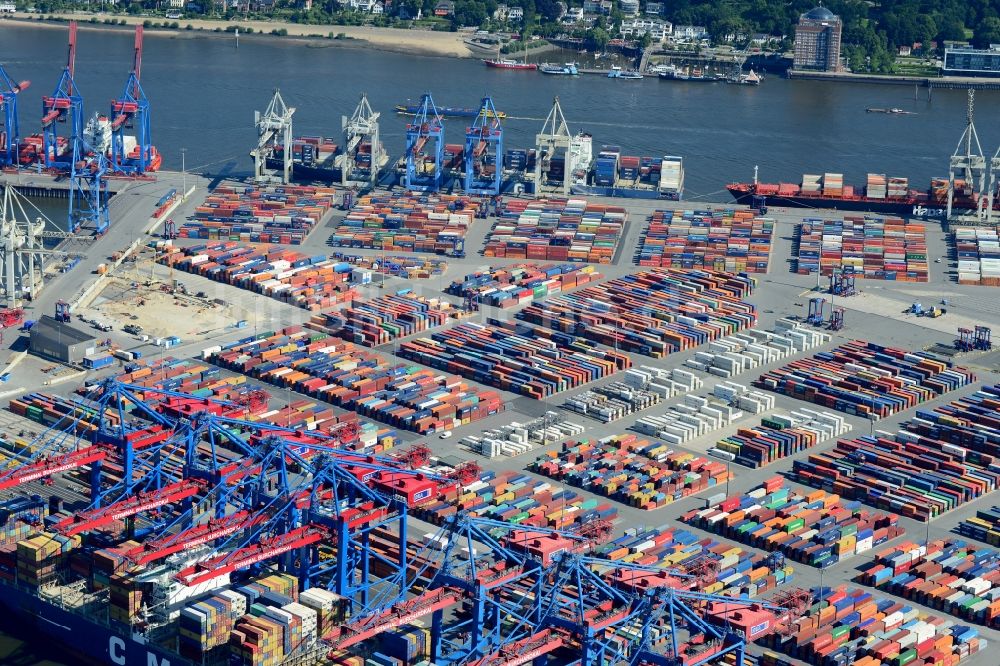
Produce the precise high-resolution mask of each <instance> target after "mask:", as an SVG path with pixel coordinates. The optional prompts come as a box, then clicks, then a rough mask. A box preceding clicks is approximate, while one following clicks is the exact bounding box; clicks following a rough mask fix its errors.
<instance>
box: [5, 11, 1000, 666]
mask: <svg viewBox="0 0 1000 666" xmlns="http://www.w3.org/2000/svg"><path fill="white" fill-rule="evenodd" d="M131 51H132V36H131V34H130V33H129V32H128V31H110V32H108V31H92V30H86V29H84V30H81V32H80V36H79V47H78V54H77V59H76V77H75V78H76V82H77V85H78V87H79V90H80V91H81V93H82V95H83V96H84V101H85V107H86V109H87V113H88V115H89V114H92V113H94V112H95V111H100V112H102V113H107V112H108V103H109V100H111V99H112V98H113V97H115V96H117V95H118V94H119V93H120V91H121V88H122V86H124V84H125V80H126V77H127V75H128V70H129V68H130V64H131ZM65 54H66V31H65V30H64V29H53V28H42V27H32V26H23V25H20V24H13V25H12V24H9V23H0V64H3V65H4V66H5V67H6V68H7V71H8V73H9V74H10V75H11V77H12V78H14V79H15V80H17V81H20V80H23V79H29V80H31V81H32V87H31V89H30V90H28V91H27V92H25V93H23V94H22V95H21V97H22V99H21V114H20V116H21V127H22V130H21V132H22V134H24V135H26V134H30V133H32V132H35V131H37V130H38V127H39V124H38V117H39V116H40V113H39V109H40V101H39V97H40V95H42V94H49V93H50V92H51V90H52V89H53V88H54V87H55V84H56V81H57V80H58V77H59V74H60V71H61V68H62V66H63V65H64V64H65ZM142 82H143V87H144V88H145V91H146V94H147V95H148V96H149V98H150V100H151V104H152V108H153V112H152V125H153V140H154V143H156V145H157V146H158V147H159V150H160V152H161V153H162V154H163V156H164V168H167V169H177V170H179V169H180V168H181V165H182V164H181V163H182V156H181V155H182V151H181V149H182V148H186V159H185V166H186V167H187V168H188V169H189V170H192V171H209V172H211V173H220V172H227V173H232V174H234V175H235V174H239V173H246V172H247V171H248V170H249V168H250V162H249V158H248V156H247V155H248V150H249V148H250V147H251V145H252V144H253V143H254V142H255V139H256V137H255V134H254V129H253V112H254V110H255V109H263V108H264V107H265V105H266V104H267V102H268V100H269V98H270V95H271V92H272V91H273V89H274V88H280V89H281V91H282V94H283V96H284V98H285V100H286V102H287V103H288V104H290V105H292V106H295V107H296V109H297V111H296V114H295V132H296V134H324V135H327V136H339V132H340V122H341V115H343V114H347V115H349V114H350V113H351V111H352V110H353V109H354V106H355V104H356V103H357V100H358V96H359V94H360V93H361V92H362V91H364V92H367V93H368V95H369V98H370V100H371V103H372V105H373V106H374V107H375V109H376V110H381V111H382V112H383V119H384V122H383V124H382V136H383V141H384V142H385V143H386V145H387V147H388V148H389V150H390V152H391V153H392V154H394V155H398V154H399V153H400V152H401V151H402V148H403V140H404V122H403V120H402V119H400V118H398V117H396V116H394V114H393V113H392V111H391V110H392V107H393V106H394V105H395V104H398V103H401V102H404V101H405V100H407V99H408V98H409V99H414V100H416V99H418V98H419V97H420V95H421V94H422V93H423V92H425V91H427V90H430V91H431V92H432V93H433V95H434V99H435V101H436V102H437V103H438V104H439V105H448V106H475V105H477V104H478V102H479V99H480V98H481V97H482V96H483V95H486V94H489V95H492V96H493V98H494V101H495V104H496V106H497V108H498V109H500V110H502V111H505V112H506V113H507V114H508V115H509V119H508V120H507V121H506V123H505V130H506V136H505V142H506V146H507V147H527V146H528V145H529V144H531V143H532V142H533V141H534V134H535V133H536V132H538V131H539V130H540V129H541V125H542V121H543V120H544V118H545V116H546V114H547V113H548V111H549V109H550V108H551V104H552V98H553V97H554V96H558V97H559V98H560V101H561V104H562V108H563V110H564V112H565V116H566V120H567V122H568V126H569V128H570V130H571V131H573V132H576V131H580V130H583V131H587V132H590V133H591V134H592V135H593V136H594V144H595V148H596V147H598V146H600V145H601V144H613V145H619V146H621V147H622V148H623V152H624V153H625V154H630V155H663V154H672V155H682V156H683V157H684V159H685V165H686V172H687V175H686V182H687V190H686V193H685V198H687V199H692V200H695V199H702V200H713V201H729V200H730V198H729V196H728V194H727V193H726V192H725V190H724V185H725V184H726V183H727V182H730V181H732V180H747V179H750V178H751V177H752V176H753V168H754V165H758V166H759V168H760V177H761V179H762V180H765V181H769V182H777V181H779V180H781V181H788V182H798V181H799V178H800V176H801V174H802V173H823V172H829V171H833V172H842V173H843V174H844V175H845V181H846V182H847V183H859V184H861V183H863V182H864V179H865V174H866V173H867V172H879V173H886V174H888V175H890V176H905V177H909V178H910V179H911V184H912V185H913V186H914V187H918V186H920V187H922V186H924V184H925V183H927V182H928V180H929V179H930V178H931V177H934V176H945V175H947V166H948V156H949V155H950V154H951V153H952V152H953V151H954V150H955V147H956V144H957V143H958V141H959V137H960V135H961V133H962V130H963V128H964V124H965V113H966V96H965V92H964V91H958V90H936V91H935V92H934V95H933V99H932V100H928V99H927V91H926V90H923V89H921V90H920V91H919V94H918V95H917V97H918V99H914V96H915V91H914V90H913V89H911V88H908V87H905V86H875V85H870V84H847V83H843V84H834V83H823V82H811V81H787V80H784V79H780V78H777V77H771V78H768V79H767V80H766V81H765V82H764V83H763V85H761V86H760V87H759V88H747V87H740V86H728V85H725V84H721V83H716V84H706V83H689V82H679V81H672V82H668V81H659V80H657V79H646V80H643V81H620V80H609V79H607V78H605V77H602V76H579V77H574V78H570V77H553V76H543V75H541V74H538V73H534V72H507V71H498V70H489V69H487V68H485V67H484V66H483V65H482V63H480V62H478V61H475V60H451V59H445V58H433V57H421V56H405V55H398V54H391V53H382V52H376V51H368V50H364V49H361V48H338V47H325V48H317V47H316V46H315V45H314V46H308V45H306V44H305V43H303V42H300V41H297V40H275V39H269V38H254V37H241V38H240V42H239V47H238V48H237V47H236V44H235V40H234V39H233V38H232V37H226V38H223V37H216V36H210V35H205V34H198V33H186V32H181V33H179V34H176V35H171V36H163V35H157V34H155V33H154V34H148V35H147V39H146V44H145V53H144V57H143V66H142ZM998 101H1000V93H997V92H979V93H977V102H978V104H977V116H976V119H977V126H978V128H979V130H980V138H981V140H982V142H983V143H982V147H983V150H984V151H985V152H986V153H987V154H988V155H992V154H993V152H994V151H995V150H996V146H997V145H998V143H1000V122H998V121H1000V105H998ZM870 106H872V107H900V108H903V109H906V110H908V111H912V112H913V113H914V115H898V116H890V115H884V114H875V113H866V111H865V109H866V107H870ZM463 137H464V125H463V121H452V122H449V123H446V140H447V141H449V142H451V143H462V142H463ZM53 203H54V202H53ZM48 207H49V206H47V208H48ZM52 214H53V215H61V212H58V211H56V208H55V207H53V208H52ZM8 626H9V625H7V624H6V623H5V621H4V620H0V627H8ZM9 631H10V633H8V634H0V663H3V664H18V665H24V666H28V665H29V664H45V665H51V666H57V665H58V664H59V663H61V662H59V661H50V659H52V655H51V654H50V648H48V647H47V646H46V647H45V648H42V647H40V646H41V645H42V644H41V643H40V642H39V641H38V640H37V639H36V638H35V637H31V636H25V635H23V634H24V632H23V631H20V630H16V629H9ZM65 663H66V664H71V663H73V661H72V660H66V661H65Z"/></svg>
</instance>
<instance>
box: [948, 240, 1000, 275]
mask: <svg viewBox="0 0 1000 666" xmlns="http://www.w3.org/2000/svg"><path fill="white" fill-rule="evenodd" d="M952 233H953V234H954V240H955V260H956V261H957V262H958V283H959V284H979V285H983V286H988V287H1000V236H998V235H997V230H996V228H985V227H958V228H956V229H954V231H953V232H952Z"/></svg>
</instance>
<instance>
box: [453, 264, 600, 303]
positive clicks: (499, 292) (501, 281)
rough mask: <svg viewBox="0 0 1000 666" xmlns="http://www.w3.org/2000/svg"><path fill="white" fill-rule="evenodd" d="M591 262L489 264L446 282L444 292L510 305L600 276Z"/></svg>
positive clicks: (556, 291)
mask: <svg viewBox="0 0 1000 666" xmlns="http://www.w3.org/2000/svg"><path fill="white" fill-rule="evenodd" d="M602 277H603V276H602V275H601V274H600V273H597V272H595V271H594V267H593V266H580V265H579V264H542V265H536V264H515V265H513V266H491V267H490V268H488V269H487V270H485V271H480V272H476V273H471V274H469V275H466V276H465V277H464V278H462V279H461V280H455V281H454V282H452V283H451V284H450V285H448V289H447V292H448V293H449V294H452V295H454V296H462V297H463V298H467V299H470V300H473V301H475V302H477V303H483V304H485V305H491V306H493V307H500V308H509V307H513V306H515V305H519V304H522V303H527V302H530V301H533V300H536V299H541V298H545V297H547V296H549V295H550V294H558V293H559V292H562V291H568V290H569V289H572V288H573V287H578V286H580V285H584V284H587V283H588V282H591V281H593V280H599V279H600V278H602Z"/></svg>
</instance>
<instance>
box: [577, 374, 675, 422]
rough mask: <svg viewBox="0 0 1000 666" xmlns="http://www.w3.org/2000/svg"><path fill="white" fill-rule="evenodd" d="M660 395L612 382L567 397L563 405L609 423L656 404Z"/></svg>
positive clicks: (622, 383)
mask: <svg viewBox="0 0 1000 666" xmlns="http://www.w3.org/2000/svg"><path fill="white" fill-rule="evenodd" d="M660 396H661V394H660V393H659V392H656V391H648V390H646V389H641V388H636V387H634V386H631V385H629V384H627V383H625V382H613V383H611V384H608V385H607V386H598V387H597V388H594V389H592V390H590V391H586V392H584V393H581V394H580V395H577V396H574V397H572V398H569V399H568V400H567V401H566V402H565V403H564V404H563V407H564V408H565V409H569V410H571V411H574V412H578V413H580V414H586V415H587V416H589V417H591V418H594V419H597V420H598V421H601V422H602V423H610V422H612V421H617V420H618V419H621V418H625V417H626V416H628V415H629V414H632V413H633V412H638V411H641V410H643V409H648V408H649V407H652V406H653V405H655V404H658V403H659V402H660Z"/></svg>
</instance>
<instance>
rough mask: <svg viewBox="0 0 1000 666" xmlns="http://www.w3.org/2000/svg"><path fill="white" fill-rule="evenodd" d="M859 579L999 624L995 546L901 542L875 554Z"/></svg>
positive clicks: (999, 561) (999, 557) (999, 554)
mask: <svg viewBox="0 0 1000 666" xmlns="http://www.w3.org/2000/svg"><path fill="white" fill-rule="evenodd" d="M859 578H860V579H861V582H862V583H864V584H866V585H871V586H873V587H877V588H879V589H881V590H886V591H888V592H891V593H892V594H895V595H897V596H901V597H904V598H906V599H910V600H912V601H915V602H917V603H919V604H923V605H924V606H929V607H931V608H935V609H937V610H943V611H947V612H948V613H950V614H952V615H954V616H956V617H959V618H961V619H963V620H968V621H971V622H978V623H979V624H985V625H987V626H990V627H993V628H997V627H1000V551H996V550H992V549H990V548H983V547H981V546H975V545H972V544H969V543H966V542H965V541H962V540H960V539H948V540H938V541H931V542H929V543H916V542H913V541H907V542H905V543H901V544H899V545H897V546H894V547H892V548H887V549H885V550H882V551H879V552H878V553H876V554H875V563H874V564H873V565H872V566H870V567H868V568H866V569H864V570H863V571H862V573H861V575H860V576H859Z"/></svg>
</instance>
